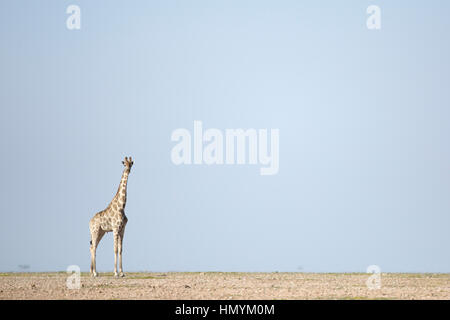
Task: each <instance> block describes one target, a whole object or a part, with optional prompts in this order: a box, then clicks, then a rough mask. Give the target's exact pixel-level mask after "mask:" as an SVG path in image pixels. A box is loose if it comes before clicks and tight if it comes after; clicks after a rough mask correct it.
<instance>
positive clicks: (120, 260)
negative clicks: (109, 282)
mask: <svg viewBox="0 0 450 320" xmlns="http://www.w3.org/2000/svg"><path fill="white" fill-rule="evenodd" d="M124 234H125V226H124V227H123V228H122V230H121V231H120V233H119V276H121V277H125V274H124V273H123V269H122V243H123V236H124Z"/></svg>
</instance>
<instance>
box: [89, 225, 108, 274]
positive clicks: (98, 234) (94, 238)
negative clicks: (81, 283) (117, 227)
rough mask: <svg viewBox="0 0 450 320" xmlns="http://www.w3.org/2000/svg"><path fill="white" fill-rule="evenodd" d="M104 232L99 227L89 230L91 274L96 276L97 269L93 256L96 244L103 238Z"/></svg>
mask: <svg viewBox="0 0 450 320" xmlns="http://www.w3.org/2000/svg"><path fill="white" fill-rule="evenodd" d="M104 234H105V232H104V231H103V230H101V229H98V230H95V231H91V248H90V249H91V275H92V276H94V277H96V276H97V269H96V266H95V256H96V251H97V246H98V243H99V242H100V240H101V239H102V238H103V235H104Z"/></svg>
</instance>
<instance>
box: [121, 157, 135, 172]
mask: <svg viewBox="0 0 450 320" xmlns="http://www.w3.org/2000/svg"><path fill="white" fill-rule="evenodd" d="M133 163H134V161H133V159H131V157H129V158H127V157H125V160H123V161H122V164H123V165H124V167H125V168H126V169H127V170H128V171H130V170H131V167H132V166H133Z"/></svg>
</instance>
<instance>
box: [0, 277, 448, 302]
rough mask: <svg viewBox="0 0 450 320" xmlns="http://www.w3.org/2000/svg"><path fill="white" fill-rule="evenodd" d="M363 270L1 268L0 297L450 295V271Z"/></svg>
mask: <svg viewBox="0 0 450 320" xmlns="http://www.w3.org/2000/svg"><path fill="white" fill-rule="evenodd" d="M369 276H370V275H369V274H365V273H334V274H331V273H233V272H231V273H230V272H186V273H183V272H169V273H128V274H127V275H126V277H125V278H119V279H116V278H114V277H113V276H112V274H110V273H100V274H99V277H97V278H91V277H90V276H89V275H88V274H85V273H82V274H81V288H80V289H72V290H69V289H68V288H67V287H66V280H67V277H68V274H66V273H65V272H59V273H0V299H450V274H395V273H389V274H385V273H383V274H381V288H380V289H375V290H369V289H368V288H367V286H366V280H367V279H368V277H369Z"/></svg>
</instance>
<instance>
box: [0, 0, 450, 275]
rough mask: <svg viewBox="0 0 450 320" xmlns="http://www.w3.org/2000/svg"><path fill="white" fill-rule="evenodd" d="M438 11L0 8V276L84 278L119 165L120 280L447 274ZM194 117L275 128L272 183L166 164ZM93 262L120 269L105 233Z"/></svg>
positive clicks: (226, 170)
mask: <svg viewBox="0 0 450 320" xmlns="http://www.w3.org/2000/svg"><path fill="white" fill-rule="evenodd" d="M70 4H77V5H79V6H80V8H81V29H80V30H73V31H70V30H68V29H67V28H66V19H67V17H68V15H67V14H66V8H67V7H68V6H69V5H70ZM372 4H376V5H379V6H380V8H381V19H382V20H381V21H382V28H381V30H379V31H371V30H368V29H367V28H366V19H367V14H366V8H367V7H368V6H369V5H372ZM449 10H450V4H449V3H448V1H437V0H433V1H379V0H372V1H356V0H355V1H350V0H346V1H331V0H330V1H326V0H323V1H191V0H190V1H171V0H170V1H133V2H126V1H79V0H72V1H50V0H45V1H9V0H8V1H1V4H0V41H1V44H0V45H1V50H0V70H1V72H0V88H1V89H0V124H1V125H0V145H1V150H2V157H0V164H1V166H2V168H3V169H4V170H3V178H4V183H2V184H1V186H0V191H1V193H0V194H1V196H0V197H1V203H2V209H1V211H0V215H1V218H2V222H1V223H0V257H1V258H0V270H1V271H20V270H21V269H20V268H19V267H18V266H19V265H30V269H29V270H31V271H53V270H65V269H66V268H67V266H69V265H73V264H76V265H79V266H80V267H81V269H82V270H83V271H87V270H88V269H89V263H90V258H89V240H90V239H89V227H88V223H89V219H90V218H91V217H92V216H93V215H94V214H95V213H96V212H98V211H100V210H102V209H104V208H105V207H106V206H107V205H108V203H109V201H110V200H111V199H112V198H113V196H114V194H115V191H116V189H117V186H118V184H119V181H120V176H121V172H122V164H121V160H122V159H123V157H124V156H130V155H131V156H133V159H134V160H135V165H134V167H133V169H132V172H131V174H130V178H129V185H128V202H127V207H126V214H127V216H128V219H129V222H128V225H127V229H126V233H125V239H124V253H123V257H124V269H125V271H144V270H146V271H212V270H220V271H307V272H343V271H348V272H349V271H357V272H365V271H366V268H367V266H369V265H373V264H376V265H378V266H380V268H381V270H382V271H383V272H384V271H386V272H389V271H390V272H450V255H449V254H448V247H449V244H450V233H449V232H448V226H449V224H450V214H449V213H450V197H449V194H450V171H449V164H450V150H449V143H448V137H449V136H450V108H449V107H450V91H449V90H448V88H449V85H450V43H449V41H448V33H449V31H450V22H449V19H448V12H449ZM194 120H200V121H202V122H203V126H204V127H205V128H218V129H220V130H225V129H227V128H244V129H245V128H257V129H264V128H267V129H270V128H277V129H279V130H280V169H279V173H278V174H277V175H273V176H261V175H259V166H254V165H253V166H252V165H243V166H227V165H222V166H214V165H213V166H207V165H200V166H194V165H191V166H175V165H174V164H173V163H172V162H171V158H170V153H171V149H172V147H173V146H174V143H173V142H172V141H171V140H170V137H171V133H172V131H173V130H175V129H177V128H187V129H189V130H192V129H193V121H194ZM97 258H98V259H97V267H98V269H99V271H111V270H112V269H113V261H114V258H113V244H112V236H111V234H108V235H107V236H105V237H104V239H103V240H102V242H101V244H100V246H99V249H98V254H97Z"/></svg>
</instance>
